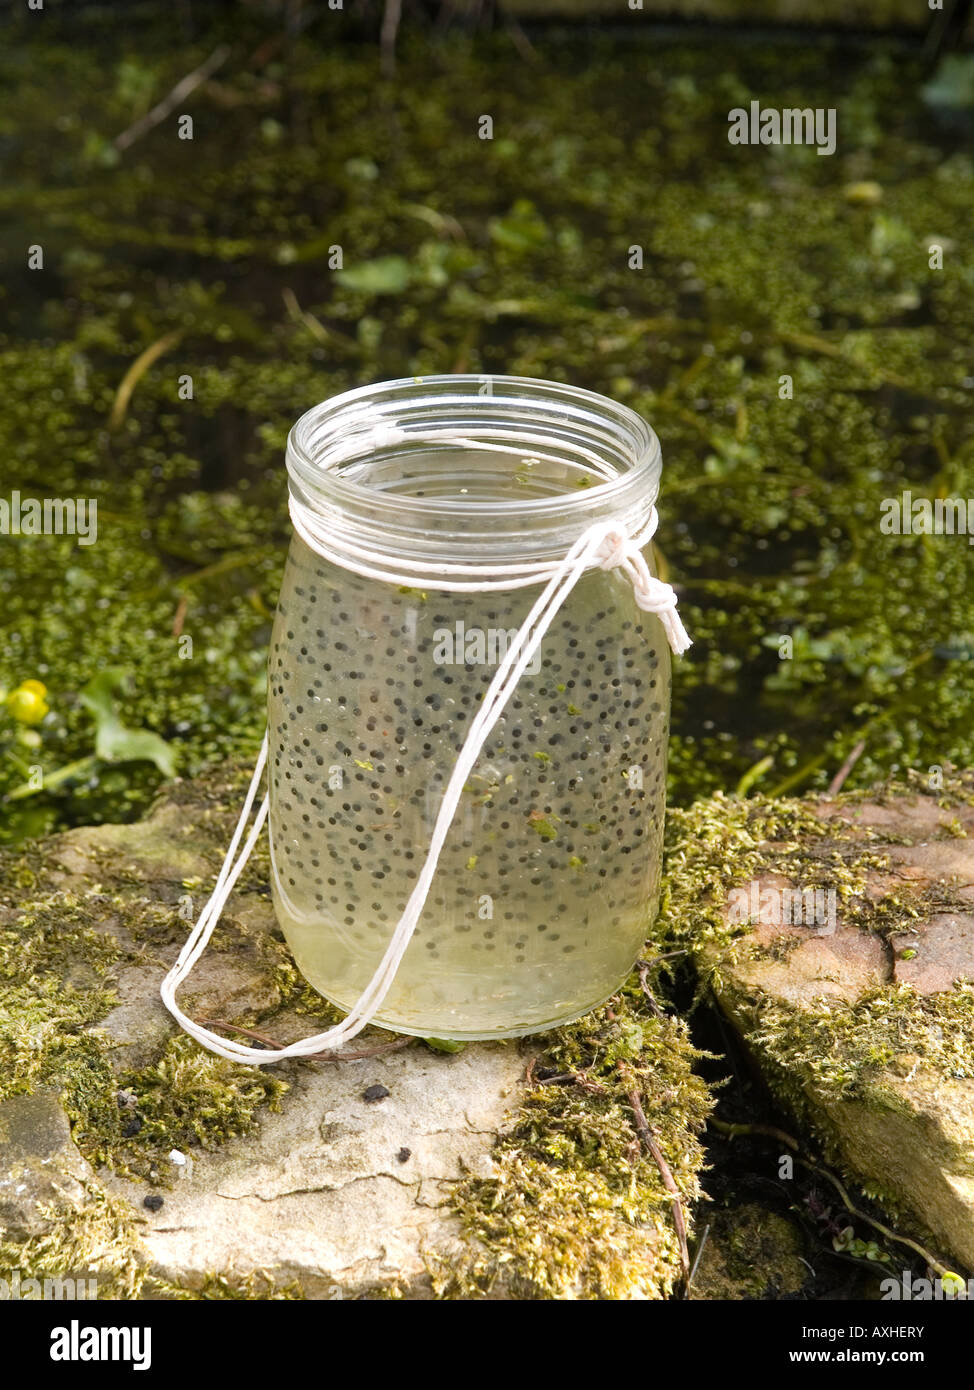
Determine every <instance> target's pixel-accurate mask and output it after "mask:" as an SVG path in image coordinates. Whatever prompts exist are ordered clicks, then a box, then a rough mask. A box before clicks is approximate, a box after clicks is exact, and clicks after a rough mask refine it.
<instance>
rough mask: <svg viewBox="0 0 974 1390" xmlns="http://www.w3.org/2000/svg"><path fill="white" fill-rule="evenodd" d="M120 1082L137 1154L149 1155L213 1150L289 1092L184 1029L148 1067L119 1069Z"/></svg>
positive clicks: (246, 1128)
mask: <svg viewBox="0 0 974 1390" xmlns="http://www.w3.org/2000/svg"><path fill="white" fill-rule="evenodd" d="M119 1085H120V1087H121V1089H122V1091H124V1092H125V1093H127V1095H128V1096H131V1097H132V1109H133V1110H134V1112H135V1113H136V1114H137V1115H138V1117H139V1119H140V1121H141V1128H140V1130H139V1133H138V1148H137V1152H139V1153H140V1154H142V1153H145V1152H148V1153H150V1154H153V1155H156V1154H161V1153H163V1152H168V1151H169V1150H170V1149H173V1148H177V1149H180V1148H183V1147H186V1146H190V1145H200V1146H201V1147H202V1148H206V1149H208V1148H214V1147H216V1146H217V1145H219V1144H222V1143H225V1142H226V1141H227V1140H228V1139H233V1138H235V1137H236V1136H237V1135H240V1134H249V1133H251V1132H252V1131H253V1130H254V1129H255V1128H256V1125H257V1115H258V1112H259V1110H260V1108H261V1107H262V1106H265V1105H269V1106H270V1107H271V1109H277V1108H278V1107H279V1104H280V1098H281V1096H282V1095H283V1094H284V1093H285V1092H286V1091H287V1090H288V1087H287V1084H286V1083H285V1082H283V1081H281V1080H279V1079H277V1078H275V1077H272V1076H269V1075H268V1074H267V1073H266V1072H265V1071H262V1070H259V1069H257V1068H243V1067H240V1066H238V1065H237V1064H236V1063H235V1062H228V1061H226V1059H225V1058H222V1057H215V1056H213V1055H212V1054H211V1053H209V1052H204V1051H203V1050H202V1049H201V1048H200V1047H199V1045H198V1044H197V1043H196V1042H195V1041H194V1039H192V1038H190V1037H189V1036H187V1035H186V1034H184V1033H181V1034H177V1035H176V1036H175V1037H174V1038H172V1039H170V1041H169V1042H168V1043H167V1044H166V1048H165V1050H164V1052H163V1054H162V1057H161V1058H160V1059H159V1061H158V1062H156V1063H154V1064H153V1065H152V1066H149V1067H145V1068H143V1069H141V1070H139V1071H127V1072H123V1073H122V1075H121V1076H120V1077H119ZM133 1148H134V1146H133Z"/></svg>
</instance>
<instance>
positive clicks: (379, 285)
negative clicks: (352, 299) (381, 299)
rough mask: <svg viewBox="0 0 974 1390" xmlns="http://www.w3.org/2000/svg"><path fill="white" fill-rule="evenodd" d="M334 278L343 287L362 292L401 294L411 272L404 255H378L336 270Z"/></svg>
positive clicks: (407, 283) (406, 285)
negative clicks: (344, 268) (371, 259)
mask: <svg viewBox="0 0 974 1390" xmlns="http://www.w3.org/2000/svg"><path fill="white" fill-rule="evenodd" d="M335 278H336V279H337V280H338V282H339V284H340V285H343V286H344V287H345V289H348V290H358V291H359V292H360V293H362V294H401V293H402V291H403V290H404V289H406V288H407V287H408V285H409V281H410V278H411V272H410V268H409V262H408V261H407V260H406V259H405V257H404V256H379V257H378V258H377V259H376V260H374V261H363V262H362V264H361V265H353V266H349V267H348V269H347V270H336V271H335Z"/></svg>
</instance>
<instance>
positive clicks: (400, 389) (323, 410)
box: [286, 373, 662, 525]
mask: <svg viewBox="0 0 974 1390" xmlns="http://www.w3.org/2000/svg"><path fill="white" fill-rule="evenodd" d="M485 384H486V387H487V389H486V390H485ZM498 408H500V409H501V411H502V412H503V411H509V412H510V416H511V426H510V428H511V441H512V451H513V450H514V449H516V448H517V447H518V446H517V444H516V435H517V423H518V420H519V419H523V421H529V420H530V419H531V418H532V415H533V416H534V418H536V419H538V420H539V421H542V422H543V421H544V420H545V418H546V417H547V420H548V423H549V424H550V423H551V422H552V421H556V422H557V423H558V425H559V427H560V428H561V429H563V430H564V431H565V434H566V438H567V437H568V436H569V435H570V434H571V432H573V431H574V432H575V434H576V435H577V437H578V438H579V439H580V440H581V439H586V440H588V441H589V442H590V443H594V444H595V446H596V447H597V449H598V450H599V451H600V452H601V453H604V456H605V463H606V471H605V475H604V481H597V482H594V483H593V484H592V485H591V486H586V487H585V488H583V489H579V490H578V491H575V492H570V493H561V494H557V495H555V496H551V497H530V498H524V497H514V498H511V499H502V500H496V501H495V500H484V499H480V498H470V499H468V498H452V497H451V498H442V497H427V496H409V495H408V494H403V493H390V492H388V491H384V490H382V489H379V488H375V487H370V486H369V485H368V483H365V482H359V481H355V480H353V479H351V478H347V477H344V476H343V475H342V473H341V471H340V469H341V467H342V466H345V465H347V464H348V463H350V462H352V461H354V460H355V459H356V458H364V457H367V456H369V455H370V454H372V453H375V452H376V449H377V445H376V433H375V431H376V428H377V427H379V429H381V428H382V427H383V426H385V427H390V428H393V429H403V430H404V431H405V435H406V440H407V442H408V441H409V437H410V427H411V426H413V427H415V426H417V425H418V426H419V428H418V429H415V428H414V430H413V434H414V441H413V442H414V443H415V444H417V445H419V444H421V443H422V441H423V433H422V423H423V420H424V418H425V419H427V420H435V419H440V418H442V419H446V418H449V415H450V413H451V412H464V411H466V412H471V415H472V418H471V420H470V422H469V424H468V423H465V424H464V429H465V431H466V432H472V433H474V434H475V433H476V430H477V416H478V415H479V416H480V418H481V420H483V419H484V418H486V417H487V415H488V414H489V412H490V411H491V410H493V411H494V412H495V413H496V412H497V411H498ZM553 443H555V444H557V437H556V436H555V437H553ZM392 447H393V448H394V447H395V446H392ZM522 447H523V446H522ZM567 447H569V446H568V445H567V444H566V448H567ZM286 463H287V469H288V474H289V477H290V479H291V482H292V485H295V484H296V485H297V489H298V490H299V491H300V493H301V495H302V497H303V499H304V500H305V501H309V502H311V504H312V505H314V504H315V501H316V500H321V501H323V502H326V503H328V504H330V505H331V506H334V507H338V508H340V509H342V510H343V511H344V510H346V509H347V510H348V511H351V512H352V513H360V512H361V511H362V509H363V508H369V507H371V508H375V507H376V505H377V504H381V508H382V511H383V513H384V514H385V515H387V516H388V517H389V518H390V519H392V518H393V517H395V518H396V519H397V520H398V521H399V522H400V523H401V524H403V525H408V524H409V523H410V522H411V521H412V522H415V521H424V522H425V521H428V520H429V519H430V517H431V516H433V517H438V518H439V519H441V520H450V519H452V520H456V521H457V522H458V523H462V522H468V523H469V522H472V521H475V520H476V519H477V518H483V519H484V520H485V521H488V520H492V521H494V522H497V521H503V520H504V518H506V517H510V516H512V515H514V514H516V515H518V516H520V517H522V518H523V519H524V520H525V521H528V522H530V521H532V520H533V521H536V522H538V523H541V524H551V523H556V524H557V523H561V524H571V523H572V522H574V521H576V520H586V519H589V518H590V515H591V514H592V513H593V512H598V514H599V515H600V516H601V515H612V514H614V513H615V512H616V511H618V512H620V513H626V512H629V511H630V510H632V509H633V508H634V507H637V508H638V509H639V510H643V509H647V508H649V507H651V506H652V505H653V503H654V502H655V499H656V496H657V493H658V489H659V479H660V473H661V469H662V456H661V450H660V444H659V440H658V438H657V436H656V432H655V431H654V430H653V429H652V427H651V426H650V425H649V424H648V423H647V422H646V420H644V419H643V417H642V416H641V415H639V414H637V413H636V411H634V410H632V409H630V407H628V406H625V405H621V404H620V403H619V402H617V401H614V400H612V399H611V398H610V397H608V396H603V395H601V394H600V393H598V392H596V391H590V390H588V389H586V388H584V387H579V386H573V385H570V384H567V383H565V382H558V381H548V380H544V379H542V378H535V377H521V376H509V375H502V374H497V375H495V374H493V373H484V374H480V375H475V374H472V373H462V374H461V373H456V374H449V375H432V376H422V377H400V378H398V379H395V380H392V381H382V382H375V383H372V384H370V385H366V386H359V387H355V388H353V389H352V390H349V391H343V392H341V393H340V394H339V395H336V396H332V397H330V398H328V399H326V400H324V401H322V402H320V403H319V404H318V405H315V406H312V407H311V409H309V410H307V411H305V412H304V413H303V414H302V415H301V416H300V417H299V418H298V420H297V421H296V422H295V424H294V425H293V426H292V428H291V430H290V432H289V434H288V440H287V453H286ZM613 468H614V469H615V470H616V471H615V474H614V476H613V473H612V472H611V471H609V470H610V469H613Z"/></svg>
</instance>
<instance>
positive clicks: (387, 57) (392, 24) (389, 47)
mask: <svg viewBox="0 0 974 1390" xmlns="http://www.w3.org/2000/svg"><path fill="white" fill-rule="evenodd" d="M401 14H402V0H386V5H385V9H384V10H383V12H382V29H381V31H380V33H379V47H380V49H381V52H382V71H383V72H384V73H385V75H386V77H392V75H393V74H394V73H395V71H396V35H397V34H398V32H399V17H400V15H401Z"/></svg>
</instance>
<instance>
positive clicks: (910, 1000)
mask: <svg viewBox="0 0 974 1390" xmlns="http://www.w3.org/2000/svg"><path fill="white" fill-rule="evenodd" d="M749 1040H750V1041H751V1042H752V1044H753V1046H754V1047H755V1048H756V1049H757V1050H758V1051H759V1053H760V1055H761V1056H762V1058H764V1059H765V1061H766V1062H767V1063H769V1064H770V1065H771V1066H773V1067H774V1068H775V1072H776V1074H777V1075H778V1076H779V1078H780V1077H782V1076H784V1075H786V1074H787V1073H791V1074H792V1076H794V1075H795V1074H796V1073H798V1074H799V1075H800V1085H801V1088H802V1090H803V1091H804V1092H807V1093H808V1094H809V1096H810V1097H811V1098H812V1099H813V1100H817V1101H825V1102H827V1103H828V1102H832V1101H836V1100H842V1099H848V1098H850V1097H862V1096H864V1095H869V1094H870V1093H871V1092H873V1091H874V1090H876V1089H879V1088H880V1086H881V1077H882V1074H883V1073H884V1072H885V1071H886V1069H887V1068H888V1067H889V1065H890V1063H892V1062H893V1061H894V1060H895V1059H896V1058H897V1057H899V1056H901V1055H904V1054H907V1055H910V1056H911V1057H913V1058H915V1059H916V1060H918V1061H920V1060H922V1061H923V1062H924V1063H926V1064H927V1065H928V1066H929V1067H930V1068H931V1069H932V1070H933V1071H935V1072H938V1073H939V1074H940V1075H941V1076H944V1077H947V1078H952V1079H956V1080H961V1079H965V1078H968V1079H969V1078H971V1077H974V988H972V987H971V986H968V985H959V986H956V987H955V988H954V989H952V990H950V991H949V992H946V993H943V994H930V995H922V994H918V993H917V991H916V990H914V989H912V988H911V987H910V986H908V985H888V986H885V987H884V988H882V989H875V990H870V991H869V992H868V993H866V994H864V995H863V996H862V997H861V998H860V999H857V1000H856V1001H855V1003H854V1004H850V1005H847V1006H837V1005H835V1004H834V1003H832V1002H831V1001H829V1002H828V1003H824V1002H823V1003H822V1004H820V1005H811V1004H805V1005H803V1006H802V1008H801V1009H800V1010H792V1009H785V1008H781V1007H776V1006H774V1005H762V1006H761V1007H759V1008H758V1009H757V1011H756V1013H755V1016H754V1018H753V1024H752V1028H751V1029H749ZM790 1089H794V1086H792V1087H791V1088H790ZM884 1103H885V1104H887V1105H888V1104H890V1103H891V1099H890V1096H889V1094H888V1092H887V1091H886V1090H885V1088H884Z"/></svg>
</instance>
